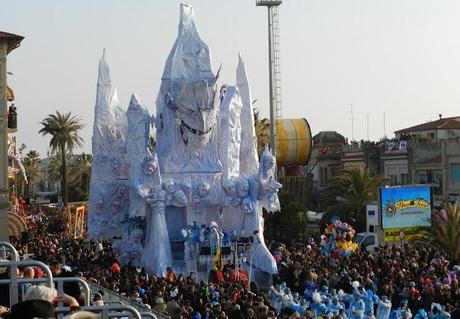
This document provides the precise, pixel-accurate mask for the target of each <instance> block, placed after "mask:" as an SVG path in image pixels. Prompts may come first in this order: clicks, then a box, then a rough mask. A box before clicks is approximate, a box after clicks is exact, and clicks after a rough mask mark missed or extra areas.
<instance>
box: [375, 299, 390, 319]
mask: <svg viewBox="0 0 460 319" xmlns="http://www.w3.org/2000/svg"><path fill="white" fill-rule="evenodd" d="M390 313H391V301H390V299H388V297H387V296H385V295H384V296H381V297H380V300H379V301H378V302H377V319H389V318H390Z"/></svg>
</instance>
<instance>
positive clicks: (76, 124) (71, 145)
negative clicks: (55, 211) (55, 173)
mask: <svg viewBox="0 0 460 319" xmlns="http://www.w3.org/2000/svg"><path fill="white" fill-rule="evenodd" d="M40 124H41V125H42V128H41V129H40V131H39V133H41V134H42V135H51V140H50V148H51V153H53V154H57V153H59V154H60V156H61V190H62V200H63V202H64V205H65V206H66V205H67V154H72V152H73V150H74V149H75V147H77V146H78V147H79V146H81V145H82V144H83V139H82V138H81V137H80V136H79V135H78V133H79V131H80V130H81V129H82V128H83V127H84V124H83V123H82V120H81V118H80V117H77V116H72V113H71V112H69V113H65V114H61V113H60V112H59V111H56V113H55V114H49V115H48V116H47V117H46V118H45V119H44V120H43V121H41V122H40Z"/></svg>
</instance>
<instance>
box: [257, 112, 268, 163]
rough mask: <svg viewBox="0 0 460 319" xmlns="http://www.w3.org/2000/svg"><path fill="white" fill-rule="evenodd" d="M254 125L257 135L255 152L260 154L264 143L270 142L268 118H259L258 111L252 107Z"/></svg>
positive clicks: (263, 148)
mask: <svg viewBox="0 0 460 319" xmlns="http://www.w3.org/2000/svg"><path fill="white" fill-rule="evenodd" d="M254 127H255V131H256V137H257V154H259V156H261V155H262V153H263V151H264V150H265V145H267V144H270V120H269V119H267V118H263V119H260V113H259V111H257V110H256V109H254Z"/></svg>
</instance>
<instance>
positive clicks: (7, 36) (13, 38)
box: [0, 31, 24, 53]
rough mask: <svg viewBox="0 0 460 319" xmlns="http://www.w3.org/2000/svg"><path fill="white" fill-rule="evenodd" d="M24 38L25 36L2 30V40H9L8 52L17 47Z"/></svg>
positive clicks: (0, 33) (0, 34)
mask: <svg viewBox="0 0 460 319" xmlns="http://www.w3.org/2000/svg"><path fill="white" fill-rule="evenodd" d="M23 39H24V37H23V36H20V35H16V34H12V33H8V32H3V31H0V40H3V41H5V40H6V41H7V42H8V49H7V51H8V53H9V52H11V51H13V50H14V49H16V48H17V47H18V46H19V44H20V43H21V41H22V40H23Z"/></svg>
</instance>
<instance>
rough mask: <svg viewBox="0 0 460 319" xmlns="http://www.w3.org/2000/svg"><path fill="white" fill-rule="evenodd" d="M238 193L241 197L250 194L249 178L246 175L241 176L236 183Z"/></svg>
mask: <svg viewBox="0 0 460 319" xmlns="http://www.w3.org/2000/svg"><path fill="white" fill-rule="evenodd" d="M236 189H237V194H238V196H239V197H241V198H245V197H246V196H248V195H249V179H248V178H247V177H246V176H241V177H240V178H239V179H238V181H237V183H236Z"/></svg>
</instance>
